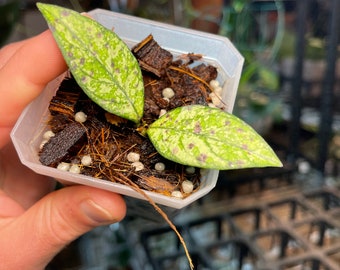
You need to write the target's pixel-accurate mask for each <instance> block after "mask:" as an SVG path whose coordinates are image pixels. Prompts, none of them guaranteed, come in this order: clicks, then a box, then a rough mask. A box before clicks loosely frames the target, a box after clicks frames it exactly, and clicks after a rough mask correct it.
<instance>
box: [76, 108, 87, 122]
mask: <svg viewBox="0 0 340 270" xmlns="http://www.w3.org/2000/svg"><path fill="white" fill-rule="evenodd" d="M86 119H87V115H86V114H85V113H84V112H82V111H80V112H77V113H76V114H75V115H74V120H76V121H77V122H79V123H84V122H85V121H86Z"/></svg>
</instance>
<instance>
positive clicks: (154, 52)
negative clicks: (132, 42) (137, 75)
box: [132, 35, 172, 77]
mask: <svg viewBox="0 0 340 270" xmlns="http://www.w3.org/2000/svg"><path fill="white" fill-rule="evenodd" d="M132 52H133V54H134V55H135V56H136V58H137V60H138V62H139V65H140V67H141V68H142V69H144V70H146V71H148V72H151V73H153V74H155V75H156V76H157V77H161V76H162V75H163V74H164V70H165V68H166V67H167V66H169V65H170V63H171V62H172V54H171V53H170V52H168V51H167V50H164V49H163V48H161V47H160V46H159V45H158V43H157V42H156V41H155V40H154V39H153V36H152V35H149V36H147V37H146V38H145V39H144V40H143V41H141V42H140V43H138V44H137V45H136V46H135V47H134V48H133V49H132Z"/></svg>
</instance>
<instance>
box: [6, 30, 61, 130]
mask: <svg viewBox="0 0 340 270" xmlns="http://www.w3.org/2000/svg"><path fill="white" fill-rule="evenodd" d="M13 47H14V48H11V47H10V48H7V49H6V47H5V49H6V50H5V51H4V52H1V54H3V53H4V54H5V55H6V52H7V54H8V55H10V57H8V56H3V59H4V60H3V61H4V62H5V65H4V66H3V67H2V69H1V70H0V82H1V84H0V95H1V99H0V126H2V127H6V126H7V127H8V126H12V125H13V124H14V123H15V121H16V119H17V118H18V116H19V114H20V113H21V111H22V110H23V108H24V107H25V106H26V105H27V104H28V103H29V102H30V101H32V100H33V99H34V98H35V97H37V95H39V94H40V92H41V91H42V89H43V88H44V86H45V85H46V84H47V83H48V82H49V81H51V80H52V79H54V78H55V77H57V76H58V75H59V74H61V73H62V72H63V71H65V70H66V64H65V61H64V59H63V57H62V54H61V52H60V50H59V48H58V46H57V44H56V43H55V41H54V39H53V36H52V33H51V32H50V31H49V30H47V31H45V32H43V33H42V34H40V35H38V36H36V37H33V38H31V39H28V40H26V41H24V42H22V43H19V44H14V45H13ZM15 49H16V50H15Z"/></svg>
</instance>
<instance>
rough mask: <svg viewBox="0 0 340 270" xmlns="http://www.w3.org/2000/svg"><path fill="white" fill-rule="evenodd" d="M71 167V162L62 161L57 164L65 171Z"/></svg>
mask: <svg viewBox="0 0 340 270" xmlns="http://www.w3.org/2000/svg"><path fill="white" fill-rule="evenodd" d="M70 167H71V165H70V163H67V162H60V163H59V164H58V166H57V169H58V170H61V171H64V172H67V171H68V170H69V169H70Z"/></svg>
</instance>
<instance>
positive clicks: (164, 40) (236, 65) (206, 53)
mask: <svg viewBox="0 0 340 270" xmlns="http://www.w3.org/2000/svg"><path fill="white" fill-rule="evenodd" d="M90 15H91V16H92V17H93V18H94V19H95V20H97V21H98V22H100V23H101V24H103V25H104V26H105V27H107V28H109V29H113V30H114V31H115V32H116V33H117V34H118V35H119V36H120V37H121V38H122V39H123V40H124V41H125V42H126V43H127V44H128V46H130V47H131V46H133V45H134V44H136V43H138V42H140V41H141V40H143V39H144V38H145V37H146V36H148V35H149V34H152V35H153V36H154V39H155V40H156V41H157V42H158V43H159V45H160V46H162V47H163V48H164V49H167V50H169V51H170V52H172V53H173V55H174V56H178V55H181V54H186V53H198V54H202V55H203V59H204V61H205V62H208V63H210V64H212V65H214V66H215V67H217V69H218V74H219V75H218V80H219V81H220V83H221V84H222V83H223V95H222V99H223V101H224V102H225V104H226V110H227V111H228V112H231V111H232V109H233V105H234V102H235V96H236V92H237V87H238V84H239V79H240V75H241V70H242V66H243V57H242V56H241V55H240V53H239V52H238V51H237V50H236V48H235V47H234V46H233V44H232V43H231V42H230V41H229V40H228V39H227V38H225V37H221V36H217V35H213V34H208V33H204V32H199V31H194V30H190V29H186V28H181V27H177V26H173V25H168V24H164V23H159V22H154V21H150V20H146V19H141V18H136V17H133V16H129V15H124V14H120V13H115V12H111V11H107V10H100V9H96V10H93V11H91V12H90ZM62 79H63V76H60V77H58V78H56V79H55V80H53V81H52V82H50V83H49V84H48V85H47V86H46V89H45V90H44V91H43V92H42V94H41V95H40V96H39V97H38V98H36V99H35V100H34V101H33V102H32V103H31V104H29V105H28V106H27V108H26V109H25V110H24V111H23V113H22V114H21V116H20V118H19V119H18V121H17V123H16V125H15V127H14V129H13V130H12V133H11V137H12V140H13V143H14V146H15V148H16V150H17V152H18V155H19V157H20V159H21V162H22V163H23V164H25V165H26V166H28V167H29V168H31V169H32V170H33V171H35V172H37V173H39V174H43V175H47V176H51V177H54V178H56V179H63V180H66V181H68V182H70V183H74V184H83V185H89V186H93V187H97V188H101V189H106V190H110V191H113V192H117V193H120V194H123V195H126V196H129V197H132V198H138V199H142V200H145V198H144V197H143V196H142V195H141V194H139V193H137V192H136V191H134V190H132V189H131V188H130V187H128V186H125V185H122V184H118V183H112V182H110V181H106V180H100V179H96V178H93V177H89V176H85V175H81V174H73V173H70V172H63V171H60V170H57V169H55V168H51V167H47V166H44V165H42V164H41V163H40V162H39V156H38V152H39V145H40V143H41V138H42V134H43V133H44V131H46V129H47V127H46V121H47V119H48V117H49V112H48V105H49V102H50V100H51V98H52V97H53V95H54V94H55V92H56V90H57V88H58V86H59V84H60V82H61V81H62ZM217 178H218V171H216V170H209V171H208V172H207V173H206V174H204V175H203V176H202V184H201V187H200V189H199V190H198V191H197V192H195V193H193V194H191V195H190V196H188V197H187V198H185V199H177V198H172V197H168V196H165V195H161V194H157V193H154V192H148V191H146V194H147V195H148V196H149V197H150V198H151V199H152V200H153V201H154V202H155V203H157V204H161V205H165V206H168V207H170V208H176V209H180V208H183V207H184V206H187V205H189V204H190V203H192V202H194V201H196V200H197V199H199V198H201V197H202V196H204V195H206V194H207V193H208V192H209V191H211V190H212V189H213V188H214V187H215V185H216V182H217ZM132 198H130V199H129V201H137V203H140V202H141V201H140V200H135V199H132ZM130 204H131V203H130ZM132 204H133V203H132Z"/></svg>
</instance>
